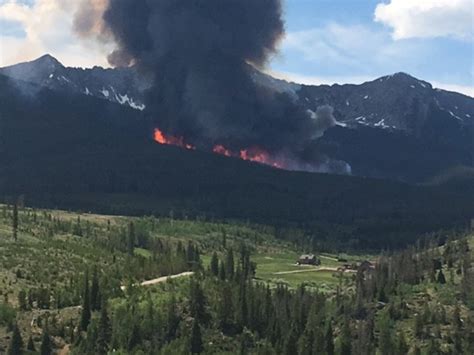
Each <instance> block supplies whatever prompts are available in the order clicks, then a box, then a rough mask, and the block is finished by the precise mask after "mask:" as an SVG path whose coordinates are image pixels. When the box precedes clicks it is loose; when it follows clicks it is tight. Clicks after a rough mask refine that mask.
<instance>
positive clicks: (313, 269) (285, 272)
mask: <svg viewBox="0 0 474 355" xmlns="http://www.w3.org/2000/svg"><path fill="white" fill-rule="evenodd" d="M316 271H337V268H336V267H320V268H311V269H305V270H292V271H280V272H275V273H274V275H286V274H298V273H300V272H316Z"/></svg>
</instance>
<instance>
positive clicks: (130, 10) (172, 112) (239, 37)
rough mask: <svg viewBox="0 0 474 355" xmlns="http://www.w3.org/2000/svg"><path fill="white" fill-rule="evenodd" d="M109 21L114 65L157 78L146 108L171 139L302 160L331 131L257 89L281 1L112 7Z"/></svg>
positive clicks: (164, 0)
mask: <svg viewBox="0 0 474 355" xmlns="http://www.w3.org/2000/svg"><path fill="white" fill-rule="evenodd" d="M87 1H89V2H90V1H93V0H87ZM101 2H103V0H102V1H101ZM83 12H84V13H87V11H86V10H83ZM103 21H104V25H103V26H102V29H103V31H104V32H107V33H108V34H111V36H112V37H113V39H114V41H115V43H116V44H117V49H116V50H115V51H114V52H113V53H112V54H111V55H110V56H109V62H110V63H111V65H114V66H132V65H134V66H137V67H138V68H139V70H141V71H142V72H145V73H147V74H151V75H153V76H154V86H153V88H152V89H151V90H150V91H149V93H148V95H147V102H146V104H147V109H148V110H149V111H148V112H150V113H152V115H153V118H154V120H155V122H156V125H157V127H160V129H162V130H164V131H165V132H166V133H167V134H171V135H176V136H180V137H184V138H185V140H186V141H187V142H189V143H191V144H193V145H194V146H197V147H200V148H201V149H208V150H210V149H212V147H213V146H214V145H216V144H224V145H225V146H226V147H228V148H230V149H233V150H239V149H243V148H247V147H249V146H258V147H261V148H263V149H265V150H267V151H268V152H270V153H271V154H274V155H282V154H284V155H286V156H288V157H290V158H295V159H298V158H301V157H303V156H304V155H303V154H302V152H304V151H305V150H307V149H306V148H307V147H308V146H309V145H311V143H312V142H313V140H314V139H315V137H320V136H321V135H322V132H324V129H326V128H328V127H330V126H331V125H333V122H332V121H331V120H330V119H328V118H327V116H328V115H327V113H321V115H322V116H324V122H323V121H320V120H318V116H319V115H316V117H312V116H311V114H310V113H308V112H306V111H305V110H303V109H302V108H301V107H299V106H298V105H296V104H295V103H294V99H293V98H291V97H290V96H289V95H288V94H285V93H276V92H274V91H273V90H271V89H269V88H265V87H263V86H259V85H257V84H256V83H255V82H254V80H253V76H252V72H254V71H255V68H262V67H264V66H265V64H266V63H267V61H268V60H269V58H270V57H271V56H272V55H273V54H274V53H275V52H276V48H277V45H278V43H279V41H280V39H281V38H282V36H283V35H284V23H283V20H282V4H281V0H109V2H108V6H107V9H106V10H105V13H104V14H103ZM76 22H77V23H84V22H85V24H86V25H87V24H88V22H87V21H81V20H77V21H76ZM83 27H84V26H83ZM85 28H86V29H88V28H97V26H96V25H95V23H94V26H85ZM99 28H100V26H99ZM330 116H331V117H332V111H331V112H330ZM326 125H327V126H326ZM311 159H313V158H311ZM314 159H317V160H320V159H319V158H316V157H314ZM306 160H307V159H306ZM320 162H321V164H325V162H322V161H320ZM305 163H308V162H307V161H306V162H305ZM310 163H315V164H316V165H317V164H318V162H317V161H313V162H310Z"/></svg>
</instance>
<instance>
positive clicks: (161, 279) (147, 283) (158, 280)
mask: <svg viewBox="0 0 474 355" xmlns="http://www.w3.org/2000/svg"><path fill="white" fill-rule="evenodd" d="M193 274H194V272H193V271H186V272H182V273H180V274H176V275H168V276H161V277H158V278H156V279H153V280H147V281H143V282H142V283H140V286H151V285H156V284H159V283H162V282H166V281H167V280H168V279H176V278H178V277H183V276H191V275H193ZM120 288H121V289H122V290H125V288H126V287H125V286H121V287H120Z"/></svg>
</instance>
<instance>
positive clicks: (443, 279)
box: [437, 269, 446, 285]
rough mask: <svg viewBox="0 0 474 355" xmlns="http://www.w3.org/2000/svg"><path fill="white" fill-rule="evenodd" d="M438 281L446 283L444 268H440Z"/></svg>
mask: <svg viewBox="0 0 474 355" xmlns="http://www.w3.org/2000/svg"><path fill="white" fill-rule="evenodd" d="M437 281H438V283H439V284H442V285H444V284H445V283H446V278H445V277H444V274H443V270H441V269H440V270H439V272H438V278H437Z"/></svg>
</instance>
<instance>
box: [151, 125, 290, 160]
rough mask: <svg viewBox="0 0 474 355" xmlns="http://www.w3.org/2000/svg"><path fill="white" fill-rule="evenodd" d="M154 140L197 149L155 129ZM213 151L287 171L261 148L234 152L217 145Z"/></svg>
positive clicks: (180, 138) (181, 138)
mask: <svg viewBox="0 0 474 355" xmlns="http://www.w3.org/2000/svg"><path fill="white" fill-rule="evenodd" d="M154 139H155V141H156V142H158V143H160V144H166V145H174V146H177V147H181V148H185V149H190V150H195V149H196V147H195V146H193V145H191V144H188V143H186V142H185V141H184V138H183V137H177V136H171V135H167V134H165V133H163V132H162V131H161V130H160V129H158V128H155V132H154ZM212 151H213V152H214V153H216V154H220V155H224V156H226V157H234V158H240V159H242V160H247V161H253V162H256V163H260V164H265V165H270V166H273V167H275V168H278V169H285V164H284V163H283V162H281V161H279V160H278V159H276V158H275V157H273V156H272V155H271V154H270V153H268V152H267V151H266V150H264V149H262V148H259V147H250V148H247V149H242V150H240V151H239V152H234V151H232V150H230V149H228V148H226V147H225V146H223V145H222V144H218V145H215V146H214V148H213V149H212Z"/></svg>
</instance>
